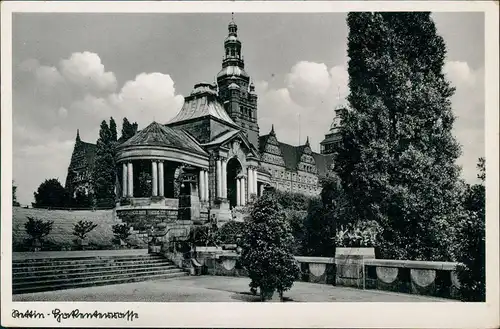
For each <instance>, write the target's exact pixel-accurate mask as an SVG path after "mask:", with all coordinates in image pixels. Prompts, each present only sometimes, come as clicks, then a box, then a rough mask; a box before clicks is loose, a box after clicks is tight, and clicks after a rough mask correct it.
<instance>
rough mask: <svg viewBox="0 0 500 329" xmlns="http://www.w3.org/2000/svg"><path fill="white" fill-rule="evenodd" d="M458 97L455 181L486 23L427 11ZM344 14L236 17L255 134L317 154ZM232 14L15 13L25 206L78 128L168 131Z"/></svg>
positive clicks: (480, 105) (57, 167) (340, 92)
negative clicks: (112, 125) (109, 124)
mask: <svg viewBox="0 0 500 329" xmlns="http://www.w3.org/2000/svg"><path fill="white" fill-rule="evenodd" d="M432 16H433V19H434V21H435V23H436V26H437V30H438V33H439V34H440V35H441V36H442V37H443V38H444V40H445V43H446V46H447V57H446V65H445V67H444V70H445V73H446V74H447V77H448V79H449V80H450V81H451V83H452V84H453V86H454V87H455V88H456V92H455V95H454V96H453V98H452V104H453V110H454V113H455V115H456V117H457V120H456V122H455V127H454V134H455V136H456V138H457V139H458V141H459V142H460V143H461V144H462V156H461V157H460V159H459V160H458V163H459V164H460V165H461V166H462V168H463V171H462V176H463V178H464V179H465V180H466V181H467V182H469V183H474V182H476V174H477V170H476V163H477V159H478V157H480V156H484V153H485V150H484V149H485V144H484V109H485V106H484V102H485V101H484V49H485V46H484V15H483V14H482V13H433V14H432ZM345 19H346V14H345V13H321V14H320V13H318V14H311V13H308V14H300V13H296V14H285V13H269V14H262V13H259V14H250V13H236V14H235V21H236V23H237V24H238V36H239V38H240V40H241V41H242V43H243V47H242V53H243V56H244V59H245V69H246V71H247V72H248V73H249V74H250V76H251V77H252V79H253V81H254V82H255V85H256V90H257V93H258V96H259V99H258V122H259V126H260V133H261V134H267V133H268V132H269V131H270V129H271V125H272V124H273V123H274V128H275V131H276V134H277V137H278V139H279V140H280V141H282V142H285V143H289V144H293V145H297V144H299V143H304V142H305V140H306V138H307V137H309V140H310V143H311V146H312V148H313V150H314V151H317V152H318V151H319V143H320V142H321V140H322V139H323V138H324V135H325V133H327V132H328V129H329V126H330V124H331V122H332V119H333V116H334V112H333V109H334V107H335V106H336V105H337V104H339V103H343V102H344V99H345V97H346V96H347V94H348V88H347V82H348V75H347V60H348V59H347V52H346V50H347V34H348V29H347V26H346V21H345ZM230 20H231V15H230V14H228V13H221V14H200V13H198V14H168V13H154V14H151V13H147V14H88V13H87V14H75V13H15V14H14V15H13V35H12V37H13V41H12V46H13V53H12V65H13V68H12V74H13V179H14V182H15V185H17V186H18V188H17V198H18V201H19V202H20V203H21V204H30V203H31V202H32V201H33V192H34V191H35V190H36V189H37V187H38V186H39V185H40V183H42V182H43V181H44V180H45V179H47V178H58V179H59V180H60V182H61V183H62V184H63V185H64V182H65V179H66V173H67V168H68V166H69V162H70V159H71V153H72V150H73V146H74V142H75V137H76V131H77V129H79V130H80V136H81V138H82V140H84V141H87V142H92V143H95V141H96V140H97V137H98V132H99V125H100V122H101V121H102V120H109V118H110V117H113V118H114V119H115V121H117V124H118V129H119V130H120V129H121V121H122V119H123V117H127V118H128V119H129V120H130V121H136V122H138V123H139V129H141V128H144V127H145V126H147V125H148V124H149V123H151V122H152V121H157V122H161V123H166V122H167V121H168V120H169V119H170V118H172V117H173V116H174V115H175V114H177V112H178V111H179V109H180V107H181V106H182V103H183V97H184V96H187V95H189V93H190V92H191V90H192V88H193V86H194V84H196V83H198V82H203V81H204V82H213V81H214V80H215V76H216V75H217V73H218V72H219V70H220V68H221V62H222V56H223V50H224V48H223V41H224V38H225V36H226V35H227V24H228V23H229V21H230Z"/></svg>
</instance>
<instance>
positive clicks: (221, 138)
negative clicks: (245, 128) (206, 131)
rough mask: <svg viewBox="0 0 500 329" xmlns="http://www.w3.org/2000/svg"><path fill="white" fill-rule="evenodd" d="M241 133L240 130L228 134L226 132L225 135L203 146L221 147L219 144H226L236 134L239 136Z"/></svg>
mask: <svg viewBox="0 0 500 329" xmlns="http://www.w3.org/2000/svg"><path fill="white" fill-rule="evenodd" d="M239 132H240V131H239V130H236V129H235V130H231V131H228V132H225V133H223V134H222V135H220V136H218V137H216V138H215V139H214V140H212V141H210V142H208V143H205V144H203V146H211V145H219V144H222V143H224V142H225V141H227V140H229V139H231V138H232V137H233V136H235V135H236V134H238V133H239Z"/></svg>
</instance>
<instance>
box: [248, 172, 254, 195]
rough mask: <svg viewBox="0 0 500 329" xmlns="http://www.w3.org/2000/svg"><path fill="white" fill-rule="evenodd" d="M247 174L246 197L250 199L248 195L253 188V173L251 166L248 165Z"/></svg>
mask: <svg viewBox="0 0 500 329" xmlns="http://www.w3.org/2000/svg"><path fill="white" fill-rule="evenodd" d="M247 176H248V199H250V195H251V194H252V190H253V187H252V184H253V179H252V176H253V173H252V168H250V167H248V169H247Z"/></svg>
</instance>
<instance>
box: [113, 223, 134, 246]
mask: <svg viewBox="0 0 500 329" xmlns="http://www.w3.org/2000/svg"><path fill="white" fill-rule="evenodd" d="M112 229H113V234H114V236H115V238H114V243H116V244H121V242H122V241H123V242H125V241H127V239H128V237H129V236H130V234H132V233H131V232H130V226H129V225H127V224H115V225H113V227H112Z"/></svg>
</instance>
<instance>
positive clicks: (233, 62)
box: [217, 17, 259, 149]
mask: <svg viewBox="0 0 500 329" xmlns="http://www.w3.org/2000/svg"><path fill="white" fill-rule="evenodd" d="M241 48H242V47H241V41H240V40H239V39H238V26H237V25H236V23H235V22H234V17H232V18H231V22H229V25H228V35H227V37H226V38H225V39H224V57H223V59H222V69H221V70H220V71H219V73H218V74H217V85H218V87H219V98H220V100H221V103H222V104H223V105H224V109H225V110H226V112H227V114H229V116H230V117H231V119H233V121H234V122H235V123H236V124H237V125H238V126H239V127H240V128H241V130H243V132H244V133H245V135H246V136H247V138H248V140H249V142H250V143H252V144H253V146H254V147H255V148H256V149H258V145H259V126H258V123H257V94H256V93H255V86H254V85H253V83H250V76H249V75H248V74H247V72H246V71H245V62H244V61H243V56H242V53H241Z"/></svg>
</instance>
